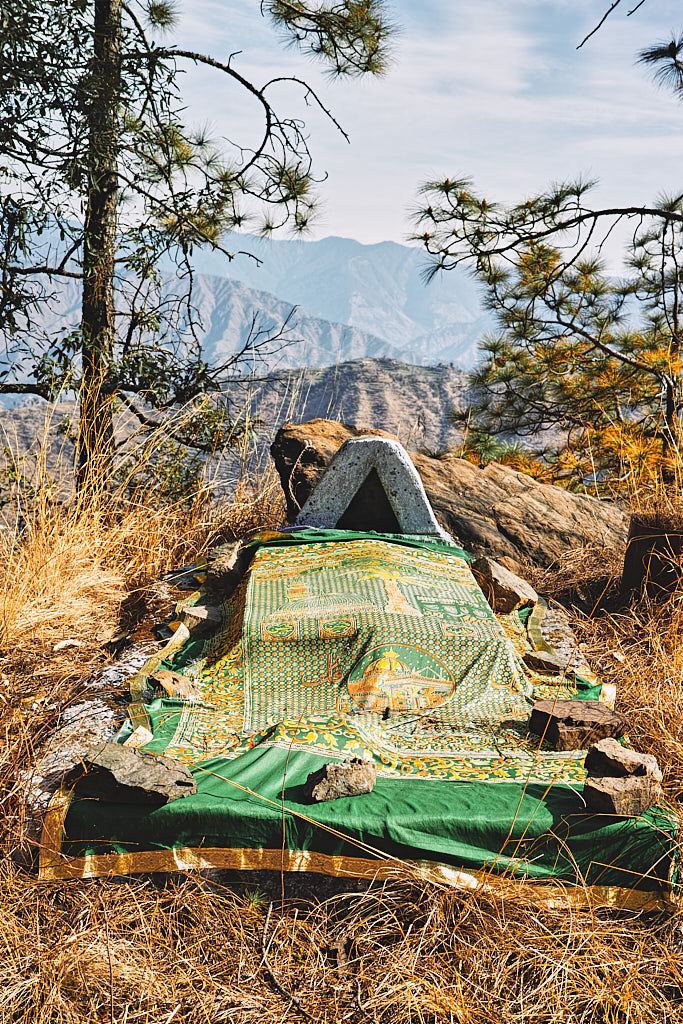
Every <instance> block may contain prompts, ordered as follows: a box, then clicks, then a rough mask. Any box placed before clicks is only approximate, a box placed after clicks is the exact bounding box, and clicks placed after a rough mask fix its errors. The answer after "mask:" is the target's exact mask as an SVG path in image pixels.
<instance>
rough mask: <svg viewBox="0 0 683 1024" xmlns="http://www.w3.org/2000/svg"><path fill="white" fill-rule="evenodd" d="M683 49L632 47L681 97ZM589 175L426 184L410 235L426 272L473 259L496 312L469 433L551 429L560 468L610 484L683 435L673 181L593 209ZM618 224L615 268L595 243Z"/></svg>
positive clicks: (659, 460) (551, 449) (679, 261)
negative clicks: (509, 192)
mask: <svg viewBox="0 0 683 1024" xmlns="http://www.w3.org/2000/svg"><path fill="white" fill-rule="evenodd" d="M616 6H617V4H613V5H612V7H611V8H610V11H608V12H607V14H609V13H610V12H611V11H612V10H613V9H614V8H615V7H616ZM606 16H607V15H605V17H606ZM604 20H605V18H603V19H602V21H601V22H600V25H602V23H603V22H604ZM600 25H598V26H597V27H596V30H597V28H599V27H600ZM592 34H593V33H590V34H589V36H587V37H586V39H588V38H590V35H592ZM584 42H586V40H584ZM581 45H583V43H582V44H581ZM681 54H683V36H682V37H680V38H674V39H673V40H672V41H671V42H669V43H658V44H656V45H655V46H652V47H649V48H647V49H645V50H643V51H642V52H641V54H640V59H641V60H642V61H643V63H645V64H646V65H647V66H648V67H649V68H650V69H651V70H652V71H653V73H654V75H655V77H656V78H657V80H658V81H659V82H660V83H662V84H665V85H667V86H669V87H672V88H673V89H674V90H675V91H676V92H678V93H681V95H683V90H682V87H681V82H682V81H683V75H682V72H681V67H682V66H683V65H681ZM594 185H595V182H592V181H581V180H578V181H575V182H568V183H563V184H559V185H553V186H552V187H550V188H549V189H548V190H547V191H545V192H543V193H540V194H538V195H535V196H532V197H531V198H529V199H526V200H524V201H523V202H521V203H517V204H513V205H509V206H504V205H501V204H498V203H496V202H493V201H491V200H490V199H487V198H485V197H483V196H481V195H479V194H477V192H476V191H475V189H474V186H473V184H472V182H471V180H470V179H468V178H457V179H445V180H441V181H431V182H427V183H426V184H425V185H423V186H422V189H421V195H422V196H423V197H424V199H425V201H424V202H423V203H422V204H421V206H420V208H419V210H418V211H417V213H416V222H417V225H418V230H417V232H416V234H415V235H414V238H415V239H416V240H418V241H420V242H421V243H422V244H423V245H424V247H425V249H426V251H427V253H428V254H429V256H428V266H427V270H426V276H427V278H429V277H431V276H433V275H434V274H436V273H438V272H439V271H441V270H449V269H452V268H454V267H456V266H458V265H461V264H464V265H466V266H468V267H470V269H471V270H472V271H473V272H474V274H475V275H476V276H477V277H478V278H479V280H481V281H482V283H483V284H484V286H485V303H486V306H487V307H488V309H489V310H490V311H491V313H492V314H493V316H494V319H495V321H496V323H497V327H498V332H497V333H496V334H495V335H493V336H489V337H487V338H485V339H484V341H483V343H482V346H481V354H482V361H481V363H480V364H479V366H478V367H477V368H476V370H475V371H474V373H473V374H472V377H471V382H472V386H473V396H474V397H473V403H472V407H471V409H470V410H469V411H468V422H469V427H470V430H471V431H472V432H473V433H476V432H477V431H479V432H480V433H481V434H482V435H487V434H488V435H494V436H500V435H502V436H508V437H510V436H514V437H534V438H535V439H536V440H535V444H536V446H538V443H539V437H541V438H542V437H544V436H545V437H548V436H550V437H551V439H552V440H551V441H550V443H548V444H547V445H546V449H547V451H548V453H549V454H550V455H551V456H552V457H554V458H555V459H557V460H558V474H559V475H560V476H562V475H564V476H567V477H569V478H570V479H572V480H574V482H575V483H577V484H579V485H581V486H583V484H584V482H585V479H586V477H587V475H588V474H589V473H591V474H592V476H593V477H594V478H595V479H597V480H599V481H602V482H603V483H607V482H609V481H610V480H612V481H618V480H619V479H620V478H622V477H623V475H624V473H625V472H626V471H627V470H628V472H631V471H632V470H633V467H634V466H638V467H639V468H640V470H643V469H645V470H647V471H648V472H651V473H653V472H654V473H658V472H660V473H662V474H663V476H664V478H665V479H671V477H672V473H673V465H674V463H675V461H676V456H677V454H678V453H679V452H680V451H681V447H682V445H683V368H682V360H681V355H682V344H683V319H682V300H683V281H682V279H681V269H682V268H683V192H682V193H680V194H678V195H676V196H670V197H666V196H662V197H660V198H659V199H658V200H657V201H655V202H654V203H652V204H651V205H633V206H629V207H611V208H605V207H602V208H601V207H594V206H592V205H591V201H590V200H591V190H592V188H593V187H594ZM624 224H627V225H630V226H631V229H630V232H629V239H630V240H629V242H628V243H627V247H626V251H625V254H624V260H623V265H622V272H621V274H617V273H615V272H613V270H612V268H609V269H608V267H607V265H606V261H605V259H604V258H603V253H604V249H605V244H606V243H607V241H608V239H609V238H610V236H611V235H612V234H613V232H614V230H615V228H616V227H617V226H618V225H624ZM626 463H627V464H628V466H627V467H626Z"/></svg>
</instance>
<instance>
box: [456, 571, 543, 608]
mask: <svg viewBox="0 0 683 1024" xmlns="http://www.w3.org/2000/svg"><path fill="white" fill-rule="evenodd" d="M472 573H473V574H474V578H475V579H476V581H477V583H478V584H479V586H480V587H481V589H482V590H483V591H484V594H485V595H486V600H487V601H488V603H489V604H490V605H491V607H492V608H493V610H494V612H499V613H500V614H507V613H508V612H514V611H515V610H516V609H517V608H522V607H524V606H525V605H529V604H536V602H537V601H538V594H537V593H536V591H535V590H534V588H533V587H532V586H531V584H530V583H527V581H526V580H523V579H522V577H521V576H516V575H515V573H514V572H510V570H509V569H506V568H505V566H503V565H501V564H500V563H499V562H494V561H493V559H492V558H487V557H483V558H478V559H477V560H476V562H473V563H472Z"/></svg>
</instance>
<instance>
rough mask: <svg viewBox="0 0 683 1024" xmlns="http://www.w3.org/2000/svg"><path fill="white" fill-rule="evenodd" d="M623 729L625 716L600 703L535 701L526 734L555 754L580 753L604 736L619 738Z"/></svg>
mask: <svg viewBox="0 0 683 1024" xmlns="http://www.w3.org/2000/svg"><path fill="white" fill-rule="evenodd" d="M626 727H627V722H626V719H625V718H624V716H623V715H620V714H619V713H618V712H617V711H611V710H610V708H608V707H606V706H605V705H604V704H601V703H600V701H599V700H554V699H548V700H537V701H536V703H535V704H534V706H533V708H532V710H531V718H530V719H529V731H530V732H532V733H535V734H536V735H537V736H542V737H543V738H544V739H545V740H546V741H547V742H548V743H551V744H552V745H553V746H554V748H555V750H579V749H581V748H582V747H585V746H588V744H589V743H594V742H595V741H596V740H601V739H603V738H604V737H606V736H622V735H623V734H624V733H625V732H626Z"/></svg>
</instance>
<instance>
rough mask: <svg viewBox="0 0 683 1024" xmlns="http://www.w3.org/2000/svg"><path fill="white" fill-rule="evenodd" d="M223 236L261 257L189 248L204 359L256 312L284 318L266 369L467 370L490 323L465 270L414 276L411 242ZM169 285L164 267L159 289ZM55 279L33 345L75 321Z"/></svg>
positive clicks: (68, 297) (169, 289)
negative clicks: (354, 364) (369, 365)
mask: <svg viewBox="0 0 683 1024" xmlns="http://www.w3.org/2000/svg"><path fill="white" fill-rule="evenodd" d="M226 245H229V246H230V245H234V247H235V248H239V247H244V248H247V249H251V250H253V251H254V253H256V254H257V255H258V256H259V259H260V260H261V262H260V263H256V262H255V261H254V260H253V259H249V258H247V257H246V256H240V257H236V258H235V259H234V260H233V261H232V262H230V261H229V260H228V259H226V258H225V257H221V258H219V257H218V256H217V255H215V254H210V253H201V252H200V253H197V254H196V257H195V259H196V264H197V269H198V272H197V274H196V275H195V278H194V301H195V305H196V308H197V312H198V315H199V318H200V322H201V331H200V335H203V344H204V349H205V352H206V356H207V358H208V361H209V362H213V363H216V362H219V361H221V360H224V359H225V358H226V357H227V356H230V355H231V354H232V353H234V352H236V351H239V350H240V349H241V348H242V347H243V345H244V341H245V339H246V337H247V336H248V333H249V329H250V327H251V324H252V320H253V317H254V316H255V315H258V317H259V325H260V327H262V328H265V329H267V330H271V331H277V329H278V328H279V327H280V326H281V325H282V323H283V322H284V321H285V320H287V318H288V317H290V320H289V328H290V330H289V334H288V340H289V341H290V342H292V344H289V345H288V346H287V347H286V348H284V349H280V350H279V351H278V350H274V351H273V352H272V353H271V355H270V356H269V358H268V369H270V370H274V369H286V368H293V367H302V366H307V367H324V366H332V365H334V364H335V363H339V362H345V361H348V360H353V359H358V358H371V359H378V358H389V359H394V360H400V361H402V362H406V363H411V364H413V365H415V364H418V365H425V366H430V365H431V366H434V365H436V364H439V363H449V364H450V363H453V364H454V365H455V366H457V367H459V368H464V369H469V368H470V367H471V366H472V365H473V363H474V361H475V358H476V348H477V341H478V339H479V338H480V337H481V335H482V333H483V332H484V331H485V330H486V329H487V327H488V326H490V325H489V321H488V319H487V316H486V315H484V314H483V312H482V309H481V306H480V301H479V294H478V290H477V286H476V285H475V283H474V282H473V281H472V280H471V279H470V278H469V277H468V276H467V275H466V274H465V272H464V271H462V272H451V273H448V274H444V275H442V276H441V277H440V278H437V279H436V280H434V281H433V282H432V283H431V284H429V285H425V284H424V283H423V282H422V279H421V276H420V273H421V270H422V269H423V266H424V258H423V255H422V253H421V251H420V250H419V249H414V248H410V247H408V246H402V245H397V244H395V243H394V242H382V243H379V244H377V245H361V244H360V243H359V242H354V241H352V240H350V239H344V238H325V239H322V240H321V241H318V242H303V241H301V242H299V241H297V242H289V241H272V240H264V239H259V238H252V237H251V236H232V237H231V238H229V239H228V241H227V242H226ZM177 287H178V286H177V283H176V279H175V277H172V276H170V275H169V277H168V279H167V284H166V293H167V295H169V296H172V295H173V294H174V292H175V291H176V289H177ZM59 288H60V290H59V294H58V296H56V298H55V299H54V301H53V302H52V303H51V304H50V305H49V306H44V307H43V310H42V312H41V315H40V317H39V318H38V319H37V323H36V331H35V334H34V344H36V345H39V344H40V342H39V341H38V339H39V338H40V337H41V336H42V337H44V338H49V339H55V338H57V337H58V336H59V335H60V334H61V333H63V332H65V331H69V330H72V329H73V328H74V327H76V326H77V325H78V323H79V320H80V293H79V289H78V284H77V282H75V281H72V280H68V279H67V280H65V281H64V282H63V283H61V284H60V286H59ZM295 306H296V307H297V308H296V310H295V312H294V313H293V314H292V310H293V308H294V307H295ZM290 314H291V316H290ZM294 342H295V343H294ZM259 369H262V367H261V368H259ZM2 404H4V405H9V404H12V400H11V399H7V398H6V399H4V400H3V402H2Z"/></svg>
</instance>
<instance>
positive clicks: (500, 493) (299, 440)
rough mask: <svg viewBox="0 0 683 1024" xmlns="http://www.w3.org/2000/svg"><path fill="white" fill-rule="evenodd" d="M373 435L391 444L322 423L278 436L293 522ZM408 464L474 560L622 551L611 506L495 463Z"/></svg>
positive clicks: (622, 523) (621, 531) (618, 515)
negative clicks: (340, 457) (332, 466)
mask: <svg viewBox="0 0 683 1024" xmlns="http://www.w3.org/2000/svg"><path fill="white" fill-rule="evenodd" d="M368 434H375V435H377V436H380V437H390V436H391V435H388V434H386V433H385V432H384V431H381V430H377V431H363V430H356V429H355V428H353V427H348V426H345V425H344V424H342V423H337V422H335V421H333V420H324V419H317V420H310V421H309V422H308V423H303V424H291V423H290V424H285V425H284V426H283V427H281V428H280V430H278V432H277V434H276V436H275V439H274V441H273V444H272V445H271V454H272V456H273V459H274V461H275V466H276V468H277V471H278V473H279V475H280V480H281V481H282V486H283V489H284V492H285V497H286V499H287V507H288V515H289V518H290V520H291V521H292V522H293V521H294V520H295V519H296V516H297V514H298V513H299V511H300V510H301V508H302V506H303V505H304V504H305V502H306V501H307V499H308V497H309V495H310V494H311V491H312V490H313V488H314V487H315V485H316V483H317V481H318V480H319V479H320V477H321V476H322V473H323V471H324V469H325V468H326V466H327V464H328V463H329V462H330V460H331V458H332V456H333V455H334V453H335V452H336V451H337V449H338V448H340V447H341V445H342V444H343V443H344V441H346V440H348V438H350V437H359V436H368ZM411 459H412V461H413V464H414V465H415V468H416V469H417V471H418V473H419V475H420V478H421V479H422V483H423V484H424V488H425V491H426V493H427V497H428V498H429V501H430V504H431V506H432V508H433V509H434V512H435V514H436V518H437V520H438V521H439V523H440V524H441V526H443V527H444V528H445V529H446V530H447V531H448V532H449V533H451V534H452V535H453V536H455V537H456V538H457V539H458V541H459V542H460V543H461V544H462V546H463V547H465V548H466V549H467V550H468V551H471V552H472V553H473V554H475V555H477V556H479V555H488V556H490V557H491V558H494V559H496V561H498V562H500V561H501V560H505V561H506V562H507V564H508V565H513V566H514V565H515V564H523V563H524V562H526V561H532V562H534V563H536V564H537V565H540V566H549V565H551V564H552V563H553V562H555V561H556V560H557V559H558V558H560V557H561V556H562V555H563V554H564V553H565V552H567V551H569V550H572V549H575V548H577V547H580V546H583V545H586V544H600V545H603V546H604V547H606V548H620V549H623V548H624V546H625V543H626V536H627V531H628V517H627V516H626V514H625V513H624V512H623V511H622V510H621V509H619V508H617V507H616V506H614V505H610V504H609V503H608V502H603V501H599V500H598V499H597V498H591V497H587V496H586V495H578V494H572V493H571V492H569V491H565V490H563V489H562V488H560V487H553V486H551V485H549V484H540V483H538V482H537V481H536V480H533V479H532V478H531V477H529V476H527V475H526V474H524V473H518V472H517V471H515V470H513V469H510V468H509V467H508V466H500V465H497V464H496V463H490V464H489V465H488V466H486V468H485V469H479V468H478V467H477V466H474V465H473V464H472V463H471V462H467V461H466V460H465V459H457V458H453V457H446V458H431V457H430V456H427V455H417V454H411Z"/></svg>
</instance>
